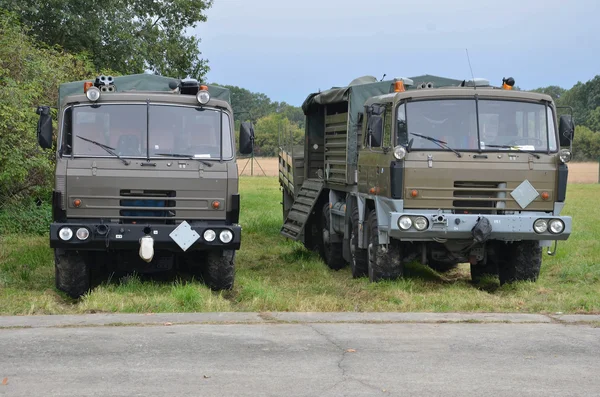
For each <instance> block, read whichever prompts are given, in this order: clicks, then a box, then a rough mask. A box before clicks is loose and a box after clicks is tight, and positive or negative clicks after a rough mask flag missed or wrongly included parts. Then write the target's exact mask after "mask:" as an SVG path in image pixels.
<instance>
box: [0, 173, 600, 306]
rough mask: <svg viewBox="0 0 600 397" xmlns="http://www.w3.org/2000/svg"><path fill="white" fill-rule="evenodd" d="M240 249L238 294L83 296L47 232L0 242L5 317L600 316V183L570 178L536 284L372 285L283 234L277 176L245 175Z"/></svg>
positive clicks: (169, 282)
mask: <svg viewBox="0 0 600 397" xmlns="http://www.w3.org/2000/svg"><path fill="white" fill-rule="evenodd" d="M241 191H242V208H243V214H242V219H241V223H242V226H243V228H244V230H243V238H242V249H241V251H239V252H238V255H237V261H236V263H237V277H236V285H235V288H234V290H233V291H231V292H227V293H213V292H211V291H210V290H209V289H208V288H206V287H205V286H204V285H203V284H201V283H198V282H195V281H191V280H190V279H189V278H187V277H186V275H178V276H177V277H173V276H170V277H167V278H166V279H158V278H154V279H152V278H139V277H136V276H133V277H126V278H122V279H112V280H111V282H106V283H104V284H102V285H101V286H99V287H98V288H96V289H94V290H93V291H92V292H91V293H90V294H89V295H87V296H85V297H84V298H82V299H81V300H80V301H72V300H70V299H67V298H66V297H65V296H64V295H62V294H60V293H58V292H56V290H55V289H54V287H53V286H54V269H53V257H52V252H51V251H50V249H49V248H48V240H47V237H45V238H32V237H19V236H9V237H6V236H5V237H3V238H1V240H0V314H42V313H47V314H54V313H89V312H139V313H144V312H194V311H276V310H277V311H425V312H454V311H458V312H533V313H546V312H550V313H551V312H558V311H560V312H564V313H598V312H600V294H599V293H598V291H600V244H598V241H599V240H600V222H599V221H600V212H599V211H598V205H597V199H596V198H597V197H598V195H599V194H600V185H583V184H572V185H570V187H569V191H568V195H567V196H568V204H567V206H566V208H565V212H566V213H567V214H570V215H572V216H573V217H574V224H575V226H574V233H573V234H572V236H571V238H570V239H569V241H567V242H565V243H561V244H560V245H559V251H558V255H557V256H555V257H548V256H545V257H544V265H543V267H542V273H541V276H540V279H539V281H538V282H537V283H520V284H516V285H512V286H503V287H499V286H498V282H497V280H495V279H490V280H486V282H485V283H484V284H481V285H472V284H471V282H470V276H469V270H468V267H467V266H460V267H459V268H458V269H456V270H454V271H452V272H450V273H447V274H438V273H436V272H434V271H432V270H430V269H429V268H427V267H424V266H421V265H419V264H411V265H410V266H408V268H407V275H406V277H405V278H404V279H402V280H398V281H395V282H384V283H380V284H371V283H369V282H368V280H366V279H359V280H354V279H352V277H351V275H350V270H349V269H348V268H346V269H343V270H341V271H337V272H336V271H331V270H329V269H327V267H326V266H325V265H324V264H323V262H322V261H321V260H320V258H319V257H318V255H317V254H315V253H312V252H308V251H306V250H305V249H304V248H303V246H302V245H301V244H299V243H295V242H292V241H288V240H286V239H284V238H283V237H281V236H280V235H279V228H280V226H281V222H282V211H281V205H280V204H279V202H280V200H281V192H280V191H279V189H278V183H277V178H274V177H268V178H265V177H254V178H249V177H242V179H241Z"/></svg>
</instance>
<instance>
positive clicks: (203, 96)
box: [196, 85, 210, 105]
mask: <svg viewBox="0 0 600 397" xmlns="http://www.w3.org/2000/svg"><path fill="white" fill-rule="evenodd" d="M196 99H198V102H199V103H200V104H201V105H206V104H207V103H208V101H210V94H209V93H208V87H207V86H205V85H203V86H200V90H199V91H198V93H197V94H196Z"/></svg>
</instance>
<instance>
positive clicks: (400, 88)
mask: <svg viewBox="0 0 600 397" xmlns="http://www.w3.org/2000/svg"><path fill="white" fill-rule="evenodd" d="M404 91H406V88H404V82H403V81H396V82H395V83H394V92H404Z"/></svg>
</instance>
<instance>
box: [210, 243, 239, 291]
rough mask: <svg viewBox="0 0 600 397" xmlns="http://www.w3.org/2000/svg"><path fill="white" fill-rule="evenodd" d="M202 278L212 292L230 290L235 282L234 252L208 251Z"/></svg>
mask: <svg viewBox="0 0 600 397" xmlns="http://www.w3.org/2000/svg"><path fill="white" fill-rule="evenodd" d="M202 278H203V279H204V282H205V283H206V284H207V285H208V286H209V287H210V289H212V290H213V291H221V290H230V289H232V288H233V283H234V280H235V251H233V250H227V251H208V252H207V254H206V264H205V266H203V267H202Z"/></svg>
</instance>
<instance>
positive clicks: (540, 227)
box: [533, 219, 548, 233]
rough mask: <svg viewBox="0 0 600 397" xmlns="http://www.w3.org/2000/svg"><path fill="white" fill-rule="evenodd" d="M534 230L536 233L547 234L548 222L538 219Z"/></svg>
mask: <svg viewBox="0 0 600 397" xmlns="http://www.w3.org/2000/svg"><path fill="white" fill-rule="evenodd" d="M533 229H534V230H535V232H536V233H546V230H548V221H547V220H545V219H538V220H537V221H535V223H534V224H533Z"/></svg>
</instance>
